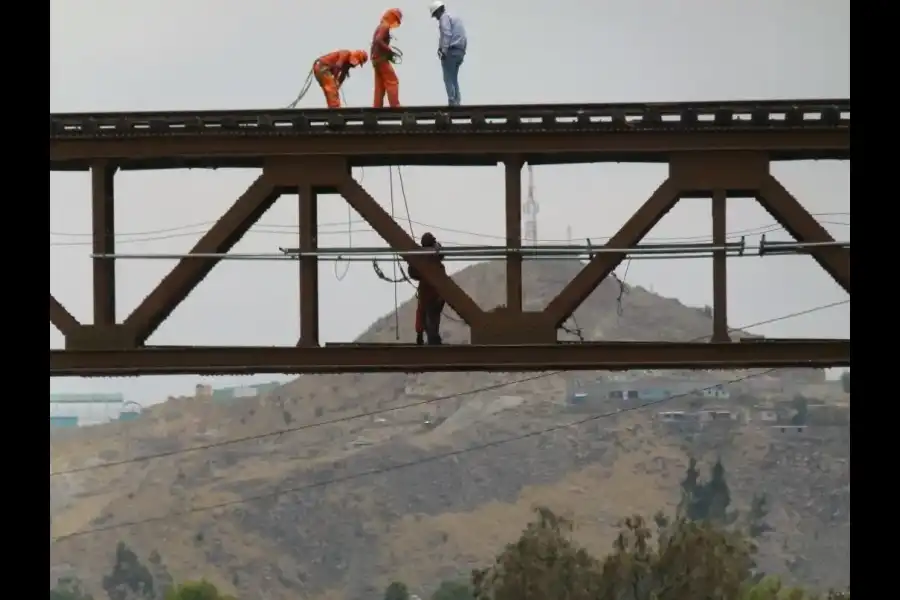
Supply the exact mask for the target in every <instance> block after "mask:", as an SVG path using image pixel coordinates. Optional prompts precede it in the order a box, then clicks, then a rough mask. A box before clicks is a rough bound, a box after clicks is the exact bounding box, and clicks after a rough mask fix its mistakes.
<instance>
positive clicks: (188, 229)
mask: <svg viewBox="0 0 900 600" xmlns="http://www.w3.org/2000/svg"><path fill="white" fill-rule="evenodd" d="M849 214H850V213H816V214H814V215H813V216H816V217H821V216H831V215H840V216H849ZM394 217H395V218H403V219H404V220H407V221H409V222H410V224H415V225H417V226H419V227H423V228H426V229H432V230H435V231H442V232H446V233H455V234H458V235H464V236H469V237H475V238H482V239H495V240H505V239H506V236H503V235H496V234H490V233H483V232H477V231H466V230H463V229H453V228H450V227H442V226H440V225H433V224H429V223H423V222H419V221H414V220H411V219H409V218H408V217H407V216H405V215H394ZM819 222H820V223H822V224H825V225H835V226H840V227H850V223H848V222H846V221H828V220H826V221H819ZM213 223H214V222H213ZM208 225H210V223H195V224H191V225H184V226H181V227H173V228H167V229H158V230H150V231H145V232H131V233H121V234H116V236H115V237H116V241H117V243H119V244H136V243H146V242H156V241H162V240H169V239H177V238H184V237H192V236H196V235H200V234H204V233H206V232H207V231H208V229H200V230H196V229H197V228H199V227H206V226H208ZM348 225H349V226H350V227H351V229H352V231H351V232H352V233H374V231H373V230H372V229H371V228H367V227H362V228H353V226H355V225H368V223H366V222H365V221H363V220H351V221H340V222H331V223H321V224H320V225H319V228H320V229H319V235H320V236H322V235H344V234H346V233H347V232H348V231H347V227H348ZM337 227H341V228H343V229H341V230H338V231H327V229H328V228H337ZM322 229H326V231H323V230H322ZM782 230H784V228H783V227H781V226H780V225H778V224H774V223H773V224H768V225H758V226H755V227H749V228H745V229H737V230H734V231H731V232H729V233H728V234H727V235H728V237H729V238H734V237H741V236H743V235H762V234H764V233H771V232H775V231H782ZM298 231H299V227H298V226H294V225H279V224H261V225H259V226H257V228H254V229H251V230H250V231H249V232H248V235H254V234H263V235H295V234H296V233H297V232H298ZM50 235H51V236H56V237H69V238H89V237H91V236H92V234H91V233H75V232H59V231H56V232H54V231H51V232H50ZM610 238H611V236H592V237H591V238H590V239H592V240H597V241H599V242H602V241H606V240H609V239H610ZM711 238H712V236H711V235H703V236H658V237H648V238H645V239H646V240H647V241H686V242H691V241H699V240H709V239H711ZM568 241H569V240H554V239H542V240H538V242H540V243H566V242H568ZM91 243H92V242H91V241H90V240H84V241H63V242H50V246H51V247H63V246H90V245H91Z"/></svg>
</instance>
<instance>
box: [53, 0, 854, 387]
mask: <svg viewBox="0 0 900 600" xmlns="http://www.w3.org/2000/svg"><path fill="white" fill-rule="evenodd" d="M399 6H400V8H401V9H402V10H403V11H404V13H405V21H404V24H403V26H402V27H401V28H400V29H399V30H398V31H397V41H396V43H397V45H398V46H399V47H400V48H402V49H403V51H404V61H403V64H402V65H401V66H399V67H398V74H399V77H400V95H401V102H402V103H403V104H406V105H433V104H443V103H445V101H446V96H445V94H444V89H443V84H442V79H441V72H440V65H439V63H438V60H437V58H436V48H437V25H436V23H435V22H434V21H433V20H432V19H430V18H429V15H428V10H427V7H428V2H427V1H424V0H422V1H417V2H411V3H408V2H404V3H401V4H400V5H399ZM447 6H448V10H449V11H451V12H452V13H454V14H456V15H458V16H460V17H462V18H463V19H464V21H465V24H466V28H467V30H468V33H469V38H470V41H469V54H468V56H467V57H466V62H465V64H464V65H463V67H462V70H461V74H460V85H461V89H462V97H463V103H464V104H504V103H508V104H541V103H556V102H559V103H562V102H586V103H587V102H615V101H633V102H644V101H646V102H652V101H681V100H738V99H752V98H760V99H773V98H816V97H849V94H850V8H849V2H846V1H845V0H791V1H790V2H785V1H784V0H754V1H753V2H750V1H747V0H680V1H679V2H675V1H672V0H628V1H625V0H619V1H609V0H595V1H594V2H584V1H576V0H556V1H555V2H553V3H552V4H548V3H534V4H530V5H529V3H526V2H515V3H514V2H511V1H510V0H493V1H491V2H484V1H481V2H475V1H473V0H457V1H450V2H448V3H447ZM387 7H388V6H387V5H384V6H382V5H379V4H375V5H373V4H372V3H370V2H363V1H361V0H344V1H342V2H338V3H335V4H333V5H331V8H329V5H328V3H308V2H299V1H297V0H261V1H260V2H245V1H243V0H189V1H187V2H185V1H183V0H182V1H179V2H176V1H175V0H156V2H153V3H134V2H121V0H79V1H78V2H71V1H68V0H65V1H64V0H50V110H51V112H64V111H137V110H192V109H197V110H202V109H229V108H234V109H246V108H263V107H272V108H280V107H283V106H285V105H286V104H287V103H289V102H290V101H291V100H292V99H293V98H294V97H295V95H296V93H297V91H298V89H299V87H300V85H301V84H302V83H303V80H304V79H305V77H306V74H307V72H308V71H309V68H310V65H311V63H312V61H313V59H315V58H316V57H317V56H319V55H321V54H324V53H326V52H329V51H332V50H335V49H338V48H368V45H369V40H370V38H371V34H372V32H373V30H374V28H375V27H376V25H377V21H378V18H379V16H380V14H381V12H382V11H383V10H384V9H385V8H387ZM345 91H346V95H347V99H348V102H349V103H350V104H351V105H354V106H367V105H369V104H370V103H371V100H372V99H371V96H372V72H371V69H370V68H368V67H367V68H364V69H362V70H360V72H358V73H354V75H353V77H351V79H350V81H349V82H348V83H347V85H346V88H345ZM301 106H308V107H321V106H324V99H323V98H322V96H321V94H320V92H319V90H318V89H313V90H312V91H311V92H310V94H309V95H308V96H307V97H306V99H305V101H304V102H303V103H302V105H301ZM774 171H775V173H776V175H777V176H778V177H779V178H780V179H781V181H782V182H783V183H784V184H785V185H786V186H787V188H788V189H789V190H790V191H791V192H793V193H794V194H795V196H797V197H798V198H799V200H800V201H801V202H802V203H803V204H804V206H806V207H807V208H808V209H809V210H810V212H813V213H816V214H821V215H823V216H822V217H821V219H822V220H823V221H825V222H826V226H827V228H828V229H829V230H830V231H831V232H832V234H833V235H834V236H835V237H836V238H838V239H849V237H850V226H849V223H850V215H849V213H850V165H849V163H837V162H819V163H797V164H782V165H777V166H776V167H775V168H774ZM356 175H357V177H359V176H360V174H359V173H357V174H356ZM255 176H256V173H255V172H249V171H229V172H224V171H218V172H200V171H192V172H189V171H184V172H165V173H162V172H147V173H142V174H131V173H126V174H124V175H123V174H120V175H118V176H117V178H116V192H117V207H116V211H117V212H116V226H117V228H118V231H119V233H120V238H119V248H118V249H119V250H120V251H121V252H126V251H127V252H146V253H178V252H187V251H188V250H189V249H190V248H191V246H192V245H193V244H194V242H195V241H196V240H197V239H198V238H199V236H200V235H202V233H203V231H204V230H205V229H207V228H208V227H209V226H210V223H211V222H212V221H214V220H216V219H217V218H218V217H219V216H220V215H221V214H222V213H223V212H224V211H225V210H226V209H227V207H228V206H229V205H230V204H231V203H232V202H233V201H234V199H235V198H236V197H237V196H238V195H239V194H240V193H241V191H242V190H243V189H244V188H245V186H246V185H247V184H249V182H250V181H252V179H253V178H254V177H255ZM403 176H404V180H405V184H406V190H407V193H408V197H409V202H410V211H411V214H412V218H413V219H414V220H415V221H417V222H420V223H425V224H428V227H429V228H430V229H431V230H432V231H434V232H435V233H436V234H437V235H438V237H439V238H440V239H442V240H443V241H445V242H449V243H481V244H484V243H502V242H501V240H502V236H503V223H504V221H503V201H502V198H503V172H502V170H501V168H499V167H497V168H470V169H462V168H449V167H448V168H425V167H407V168H405V169H403ZM663 176H664V169H662V168H659V167H654V166H641V165H631V164H624V165H605V166H600V165H580V166H567V167H540V168H536V169H535V184H536V195H537V200H538V202H539V203H540V214H539V225H538V228H539V229H538V237H539V238H541V239H545V240H563V239H565V238H566V237H567V228H569V227H571V230H572V233H573V236H574V237H575V238H578V239H584V238H587V237H591V238H594V239H598V238H603V237H608V236H610V235H612V234H613V233H615V231H616V230H617V229H618V228H619V227H620V226H621V225H622V224H623V223H624V222H625V220H626V219H627V218H628V217H630V216H631V214H632V213H633V212H634V211H635V210H636V209H637V207H638V206H639V205H640V204H641V203H642V202H643V201H644V200H645V199H646V197H647V196H648V195H649V194H650V193H651V192H652V191H653V190H654V189H655V188H656V186H657V185H658V184H659V182H660V181H661V180H662V177H663ZM388 177H389V174H388V169H387V168H379V169H367V170H366V172H365V174H364V181H363V184H364V185H365V186H366V187H367V188H368V190H369V191H370V192H371V193H372V194H373V196H375V197H376V198H377V199H378V200H379V201H380V202H381V203H382V205H383V206H386V207H388V206H389V203H390V198H389V193H388V189H389V188H388ZM397 199H398V201H399V197H398V198H397ZM400 206H402V203H401V204H400V205H399V206H398V212H399V208H400ZM709 214H710V209H709V204H708V202H704V201H701V200H691V201H683V202H682V203H681V204H680V205H679V206H678V207H676V209H675V210H674V211H673V212H672V213H670V214H669V215H668V216H667V217H666V218H665V219H664V220H663V221H662V222H661V223H660V225H659V226H658V227H657V228H656V229H655V230H654V231H653V233H651V237H693V236H707V235H709V233H710V231H711V223H710V216H709ZM319 215H320V217H319V218H320V221H321V223H322V224H323V225H322V227H321V229H320V237H321V242H320V244H322V245H334V246H346V245H348V238H347V229H348V228H347V224H346V221H347V207H346V203H345V202H343V201H342V200H341V199H340V198H339V197H337V196H334V197H331V196H328V197H324V198H323V200H322V201H321V203H320V209H319ZM359 221H360V220H359V219H358V218H357V217H354V224H353V226H352V230H353V240H352V243H353V244H354V245H361V244H365V245H377V244H380V243H381V242H380V239H379V238H378V236H377V235H375V234H373V233H371V231H369V229H368V227H366V226H365V225H364V224H362V223H360V222H359ZM773 223H774V220H773V219H772V218H771V217H769V216H768V215H767V214H766V213H765V211H764V210H763V209H762V208H761V207H759V206H758V205H757V204H756V203H755V202H754V201H751V200H734V201H732V203H731V204H730V206H729V213H728V229H729V231H738V230H747V229H755V228H762V227H765V226H767V225H771V224H773ZM296 224H297V208H296V201H295V197H285V198H283V199H282V200H281V201H280V202H279V203H278V204H276V206H275V207H273V208H272V210H271V211H270V212H269V213H268V214H267V215H266V216H264V217H263V219H262V220H261V222H260V224H259V225H258V226H257V227H256V228H254V230H252V231H251V232H250V234H248V235H247V236H246V237H245V238H244V240H243V241H242V242H241V243H240V244H239V245H238V247H237V248H236V249H235V251H236V252H265V253H268V252H275V251H277V247H278V246H290V245H296V244H297V233H296ZM50 231H51V234H50V246H51V247H50V289H51V290H52V292H53V293H54V294H56V296H57V298H59V299H60V300H61V301H62V302H63V303H64V304H65V305H66V307H67V308H68V309H69V310H70V311H72V312H73V313H74V314H75V315H76V317H78V318H80V319H82V320H83V321H89V319H90V315H91V308H90V290H91V286H90V258H89V254H90V246H89V244H90V237H89V233H90V181H89V175H87V174H51V176H50ZM422 231H424V227H423V226H421V225H419V226H417V227H416V233H417V234H421V232H422ZM462 232H470V233H468V234H466V233H462ZM492 236H493V237H492ZM770 237H772V234H770ZM780 239H786V238H784V234H781V236H780ZM753 241H758V238H754V239H753ZM456 264H459V263H456ZM171 266H172V264H170V263H165V262H161V261H147V262H138V261H122V262H120V263H119V267H118V272H117V276H118V286H119V292H118V293H119V296H118V307H119V308H118V310H119V318H120V320H121V319H122V318H124V317H125V316H127V314H128V313H130V312H131V310H132V309H133V308H134V307H135V306H136V304H137V303H138V302H139V301H140V299H141V298H143V296H145V295H146V294H147V293H148V292H149V291H150V289H152V287H153V286H155V285H156V283H157V282H158V281H159V280H160V279H161V277H162V276H163V275H164V274H165V273H166V272H167V271H168V270H169V269H170V268H171ZM729 269H730V270H729V308H730V314H729V318H730V322H731V324H732V325H735V326H739V325H741V324H745V323H752V322H756V321H760V320H764V319H767V318H770V317H776V316H779V315H782V314H786V313H790V312H793V311H797V310H803V309H806V308H810V307H812V306H816V305H819V304H823V303H826V302H830V301H835V300H841V299H843V298H845V297H846V295H845V294H844V293H843V291H842V290H841V289H840V288H839V287H838V286H837V285H836V284H835V283H833V282H832V281H831V279H830V278H829V277H828V276H827V275H826V274H825V272H824V271H822V270H821V269H820V268H819V266H818V265H817V264H816V263H815V262H814V261H813V260H812V259H811V258H809V257H775V258H766V259H760V258H747V259H742V260H733V261H731V262H730V263H729ZM628 281H629V283H632V284H638V285H643V286H645V287H648V288H652V289H653V290H654V291H656V292H657V293H660V294H663V295H665V296H674V297H678V298H680V299H681V300H682V301H683V302H685V303H686V304H690V305H703V304H711V303H712V277H711V261H709V260H707V259H702V260H693V261H668V262H655V261H654V262H650V261H638V262H635V263H634V264H633V265H632V266H631V268H630V270H629V272H628ZM320 288H321V298H322V300H321V311H322V312H321V318H322V324H321V331H322V338H323V341H347V340H350V339H352V338H353V337H355V336H356V335H358V334H359V333H360V332H361V331H362V330H363V329H365V327H366V326H368V325H369V324H370V323H371V322H372V321H373V320H374V319H375V318H377V317H379V316H381V315H383V314H384V313H386V312H389V311H390V310H392V307H393V289H392V287H391V286H390V285H389V284H386V283H383V282H381V281H379V280H378V279H376V277H375V275H374V274H373V273H372V270H371V268H370V267H369V266H367V265H364V264H355V265H353V266H352V267H351V268H350V270H349V272H348V274H347V275H346V277H345V278H344V279H343V280H341V281H338V280H337V279H336V277H335V276H334V272H333V268H332V265H329V264H326V265H323V266H322V271H321V275H320ZM401 293H402V294H403V299H406V298H408V297H409V296H410V290H409V288H401ZM298 321H299V318H298V282H297V267H296V264H291V263H245V262H237V261H234V262H223V263H221V264H220V265H218V266H217V267H216V268H215V269H214V270H213V272H212V274H211V275H210V276H209V277H208V278H207V279H206V280H205V281H204V282H203V283H202V284H201V285H200V286H199V287H198V288H197V290H196V291H195V292H194V293H193V294H192V295H191V296H190V297H189V298H188V299H187V300H186V301H185V302H184V303H182V305H181V306H180V307H179V308H178V309H177V310H176V312H175V313H174V314H173V315H172V317H171V318H170V319H169V320H168V321H167V322H166V323H165V324H164V325H163V326H162V327H161V328H160V329H159V331H158V332H157V333H156V335H154V336H153V338H151V340H150V342H151V343H156V344H189V343H198V344H222V345H225V344H231V343H234V344H242V345H249V344H261V345H280V344H293V343H295V342H296V339H297V336H298V330H299V322H298ZM758 332H760V333H767V334H770V335H779V336H805V337H826V336H829V337H830V336H835V337H843V336H849V334H850V314H849V306H844V307H841V308H837V309H833V310H829V311H823V312H821V313H818V314H816V315H813V316H810V317H805V318H799V319H795V320H791V321H788V322H782V323H779V324H777V325H773V326H772V327H770V328H765V327H763V328H760V329H759V330H758ZM406 334H407V335H411V333H410V332H409V331H407V332H406ZM61 345H62V337H61V336H60V334H59V333H58V332H57V331H56V330H55V328H54V327H53V326H52V325H51V326H50V347H51V348H58V347H61ZM256 379H260V378H255V379H250V378H223V379H222V380H221V381H216V382H214V383H216V384H222V385H224V384H231V383H234V382H244V383H246V382H250V381H255V380H256ZM261 379H270V378H269V377H264V378H261ZM196 381H197V379H196V378H194V377H158V378H141V379H120V380H116V379H95V380H77V379H53V380H51V385H50V387H51V390H52V391H91V390H96V391H123V392H125V393H126V395H127V397H128V398H129V399H131V400H136V401H141V402H152V401H156V400H160V399H163V398H164V397H165V395H167V394H170V393H181V392H187V391H189V390H190V389H191V388H192V386H193V385H194V383H196Z"/></svg>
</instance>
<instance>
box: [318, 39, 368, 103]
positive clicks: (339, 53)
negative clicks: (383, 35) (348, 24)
mask: <svg viewBox="0 0 900 600" xmlns="http://www.w3.org/2000/svg"><path fill="white" fill-rule="evenodd" d="M368 60H369V55H368V54H366V51H365V50H335V51H334V52H331V53H329V54H326V55H325V56H320V57H319V58H317V59H316V62H314V63H313V74H314V75H315V77H316V81H318V82H319V86H320V87H321V88H322V92H324V93H325V102H326V103H327V104H328V108H340V107H341V93H340V92H341V85H342V84H343V83H344V80H345V79H347V77H349V75H350V69H352V68H353V67H360V66H362V65H364V64H366V62H367V61H368Z"/></svg>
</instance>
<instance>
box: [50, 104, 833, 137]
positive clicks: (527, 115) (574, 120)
mask: <svg viewBox="0 0 900 600" xmlns="http://www.w3.org/2000/svg"><path fill="white" fill-rule="evenodd" d="M849 124H850V101H849V99H846V100H775V101H760V102H746V101H743V102H742V101H737V102H698V103H690V102H688V103H674V104H666V103H659V104H586V105H536V106H473V107H462V108H453V109H449V108H446V107H419V108H403V109H393V110H382V109H371V108H366V109H347V108H345V109H336V110H334V109H332V110H321V109H320V110H280V109H279V110H265V109H263V110H238V111H191V112H141V113H96V114H89V113H87V114H84V113H57V114H53V113H51V114H50V139H51V140H53V139H60V140H63V139H97V138H109V137H121V136H126V137H171V136H179V137H180V136H192V137H196V136H223V135H227V136H234V135H250V134H255V135H346V134H348V133H362V134H382V133H413V132H417V133H429V132H432V133H445V134H449V133H456V132H464V131H479V132H481V133H490V132H498V133H500V132H511V131H521V132H523V133H528V132H530V133H538V132H545V133H553V132H558V131H595V130H604V129H605V130H608V129H610V128H614V129H625V130H629V129H636V130H638V131H648V130H654V131H666V130H671V129H676V130H677V129H681V130H692V129H708V128H721V127H724V128H727V129H737V128H751V129H758V128H760V127H763V128H772V129H778V130H781V131H784V130H788V131H790V130H807V129H822V128H825V129H835V128H840V127H848V126H849Z"/></svg>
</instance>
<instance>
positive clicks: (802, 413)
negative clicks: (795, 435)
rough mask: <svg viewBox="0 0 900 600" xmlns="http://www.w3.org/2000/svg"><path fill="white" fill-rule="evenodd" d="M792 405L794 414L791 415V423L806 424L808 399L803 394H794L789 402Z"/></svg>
mask: <svg viewBox="0 0 900 600" xmlns="http://www.w3.org/2000/svg"><path fill="white" fill-rule="evenodd" d="M791 405H792V406H793V407H794V411H795V412H794V416H793V417H791V425H806V422H807V420H808V419H809V400H807V399H806V398H804V397H803V396H796V397H795V398H794V400H793V402H791Z"/></svg>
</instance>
